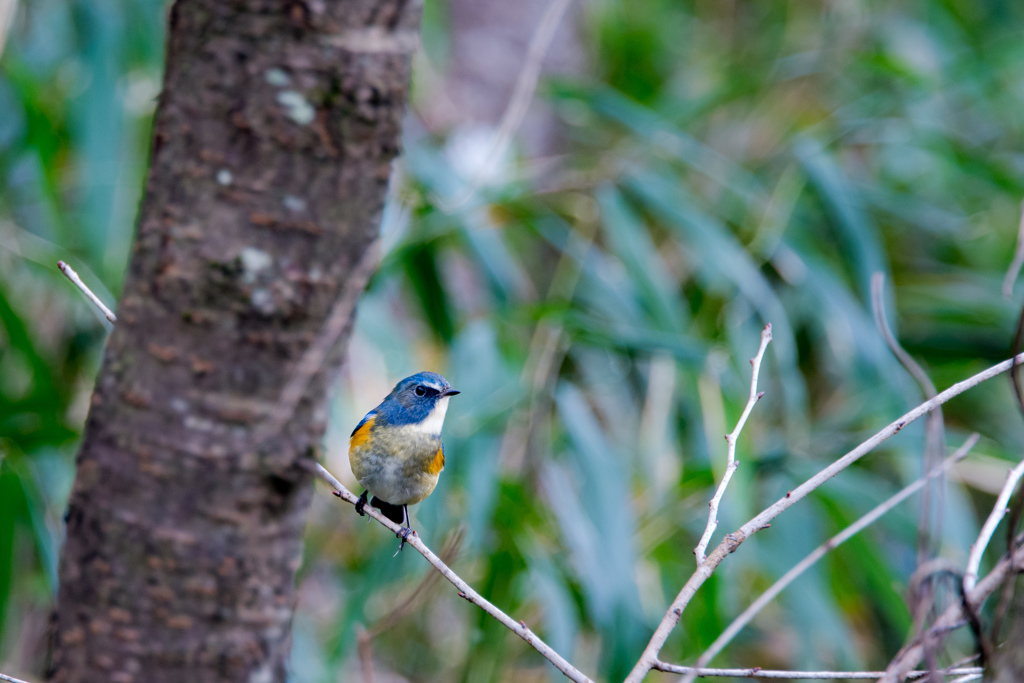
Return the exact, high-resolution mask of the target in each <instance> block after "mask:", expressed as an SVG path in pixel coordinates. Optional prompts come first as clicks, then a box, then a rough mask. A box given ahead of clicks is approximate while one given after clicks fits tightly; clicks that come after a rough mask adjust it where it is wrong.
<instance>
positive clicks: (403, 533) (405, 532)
mask: <svg viewBox="0 0 1024 683" xmlns="http://www.w3.org/2000/svg"><path fill="white" fill-rule="evenodd" d="M402 510H403V511H404V514H405V526H403V527H402V528H401V530H400V531H399V532H398V534H396V535H397V536H398V537H399V538H400V539H402V542H401V543H399V544H398V553H400V552H402V549H403V548H404V547H405V540H406V539H407V538H409V536H410V535H412V534H414V533H416V532H415V531H413V530H412V525H411V524H410V522H409V506H408V505H403V506H402ZM398 553H395V554H396V555H397V554H398Z"/></svg>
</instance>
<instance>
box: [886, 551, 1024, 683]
mask: <svg viewBox="0 0 1024 683" xmlns="http://www.w3.org/2000/svg"><path fill="white" fill-rule="evenodd" d="M1022 562H1024V546H1018V547H1015V548H1011V549H1010V552H1008V553H1007V554H1006V555H1004V556H1003V558H1002V559H1001V560H999V562H997V563H996V565H995V566H994V567H993V568H992V571H990V572H989V573H988V574H987V575H986V576H985V578H983V579H981V580H980V581H978V583H977V584H976V585H975V586H974V588H972V589H971V590H970V591H969V592H967V593H966V594H965V595H964V600H963V602H966V603H967V604H968V605H970V606H971V609H973V610H975V611H977V610H978V608H979V607H981V605H982V604H983V603H984V602H985V599H986V598H987V597H988V596H989V595H991V594H992V593H993V592H994V591H995V590H997V589H998V588H999V587H1000V586H1001V585H1002V583H1003V581H1004V580H1005V579H1006V578H1007V576H1009V575H1010V574H1011V573H1013V572H1015V571H1018V567H1020V565H1021V563H1022ZM965 624H967V621H966V620H965V619H964V611H963V605H962V603H957V604H954V605H951V606H949V607H948V608H947V609H946V611H945V612H943V613H942V615H941V616H939V618H938V619H936V620H935V623H934V624H933V625H932V627H931V628H930V629H929V630H928V631H927V632H926V633H924V634H922V637H921V638H919V639H918V642H916V643H914V644H912V645H910V646H908V647H906V648H903V649H902V650H900V652H899V653H898V654H897V655H896V657H895V658H893V660H892V661H891V662H890V663H889V666H888V667H887V668H886V670H885V675H884V676H882V677H880V678H879V683H897V681H900V680H902V678H901V676H902V675H903V673H902V672H903V671H905V670H909V669H912V668H913V667H914V666H916V665H917V663H918V662H920V661H921V657H922V656H923V655H924V652H925V648H926V647H927V646H928V645H929V641H931V642H932V643H934V642H935V641H937V640H938V638H939V637H941V636H942V635H943V634H945V633H946V632H947V631H949V630H951V629H954V628H959V627H960V626H963V625H965Z"/></svg>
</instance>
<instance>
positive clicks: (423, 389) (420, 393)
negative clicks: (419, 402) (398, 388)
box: [416, 384, 427, 396]
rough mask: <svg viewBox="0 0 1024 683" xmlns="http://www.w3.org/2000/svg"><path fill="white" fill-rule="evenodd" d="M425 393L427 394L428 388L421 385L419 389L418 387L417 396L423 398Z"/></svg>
mask: <svg viewBox="0 0 1024 683" xmlns="http://www.w3.org/2000/svg"><path fill="white" fill-rule="evenodd" d="M425 393H427V388H426V387H425V386H423V385H422V384H421V385H419V386H418V387H416V395H417V396H422V395H423V394H425Z"/></svg>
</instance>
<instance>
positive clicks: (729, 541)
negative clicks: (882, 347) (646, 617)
mask: <svg viewBox="0 0 1024 683" xmlns="http://www.w3.org/2000/svg"><path fill="white" fill-rule="evenodd" d="M1021 360H1024V358H1022V357H1020V356H1017V357H1014V358H1011V359H1009V360H1005V361H1003V362H1001V363H998V364H996V365H993V366H992V367H990V368H988V369H987V370H983V371H982V372H979V373H978V374H976V375H974V376H973V377H970V378H968V379H965V380H963V381H962V382H957V383H956V384H954V385H953V386H951V387H949V388H948V389H946V390H945V391H943V392H942V393H940V394H938V395H936V396H935V398H933V399H930V400H928V401H925V402H924V403H922V404H921V405H919V406H917V407H916V408H914V409H913V410H911V411H910V412H908V413H906V414H904V415H903V416H902V417H900V418H899V419H898V420H896V421H894V422H892V423H890V424H889V425H888V426H886V427H884V428H883V429H881V430H879V431H878V432H877V433H876V434H875V435H874V436H872V437H871V438H870V439H868V440H867V441H864V442H863V443H861V444H860V445H859V446H857V447H856V448H854V449H853V450H852V451H850V452H849V453H847V454H846V455H844V456H843V457H841V458H839V459H838V460H836V461H835V462H833V463H832V464H831V465H829V466H828V467H826V468H825V469H823V470H821V471H820V472H818V473H817V474H816V475H814V476H813V477H811V478H810V479H808V480H807V481H805V482H804V483H803V484H801V485H800V486H798V487H796V488H795V489H793V490H792V491H790V492H789V493H787V494H786V495H785V496H784V497H782V498H780V499H779V500H777V501H776V502H775V503H773V504H772V505H770V506H769V507H767V508H765V509H764V510H763V511H762V512H760V513H759V514H758V515H757V516H756V517H754V518H753V519H751V520H750V521H749V522H747V523H746V524H744V525H743V526H742V527H740V528H739V529H738V530H736V531H735V532H733V533H731V534H728V535H727V536H726V537H725V539H724V540H723V541H722V542H721V543H719V544H718V546H717V547H716V548H715V549H714V551H712V553H711V554H710V555H708V557H707V560H706V561H705V562H703V563H702V564H700V565H699V566H698V567H697V570H696V571H695V572H694V573H693V574H692V575H691V576H690V578H689V580H687V582H686V584H685V585H684V586H683V588H682V589H681V590H680V591H679V594H678V595H677V596H676V598H675V600H673V601H672V604H671V605H670V606H669V609H668V611H667V612H666V613H665V616H664V617H663V618H662V620H661V623H659V624H658V628H657V629H656V630H655V631H654V635H652V636H651V640H650V642H648V644H647V647H646V648H645V649H644V652H643V654H642V655H641V657H640V659H639V660H638V661H637V663H636V665H635V666H634V667H633V670H632V671H631V672H630V674H629V676H628V677H627V678H626V683H639V682H640V681H641V680H643V678H644V676H645V675H646V674H647V672H648V671H650V670H651V667H652V666H654V663H655V662H656V661H657V660H658V653H659V652H660V651H661V647H662V645H664V644H665V640H666V639H668V635H669V633H671V632H672V629H673V628H675V625H676V624H678V623H679V619H680V618H681V617H682V614H683V610H684V609H685V608H686V606H687V605H688V604H689V602H690V600H691V599H692V598H693V596H694V594H696V592H697V589H698V588H700V587H701V586H702V585H703V584H704V582H705V581H707V580H708V578H709V577H710V576H711V574H713V573H714V571H715V569H716V568H717V567H718V565H719V564H721V563H722V561H723V560H724V559H725V558H726V556H728V555H729V554H730V553H732V552H734V551H735V550H736V549H737V548H738V547H739V546H740V545H741V544H742V543H743V542H744V541H745V540H747V539H748V538H750V537H751V536H752V535H754V534H755V533H757V532H758V531H761V530H762V529H766V528H768V526H769V523H770V522H771V521H772V520H773V519H775V518H776V517H778V516H779V515H780V514H782V512H784V511H785V510H786V509H787V508H789V507H790V506H792V505H794V504H795V503H796V502H797V501H799V500H801V499H802V498H804V497H806V496H807V495H808V494H810V493H811V491H814V490H815V489H816V488H818V487H819V486H821V485H822V484H824V483H825V482H826V481H828V480H829V479H831V478H832V477H834V476H836V475H837V474H839V473H840V472H842V471H843V470H844V469H846V468H847V467H849V466H850V465H852V464H853V463H855V462H857V461H858V460H860V459H861V458H862V457H864V456H865V455H866V454H867V453H869V452H871V451H872V450H873V449H874V448H875V447H877V446H878V445H879V444H881V443H882V442H883V441H885V440H886V439H888V438H889V437H891V436H893V435H895V434H897V433H899V432H900V430H902V429H903V428H904V427H906V426H907V425H908V424H910V423H911V422H913V421H914V420H916V419H918V418H920V417H921V416H922V415H925V414H927V413H928V412H929V411H931V410H934V409H935V408H936V407H938V406H940V405H942V404H943V403H945V402H946V401H948V400H950V399H951V398H953V397H955V396H959V395H960V394H962V393H963V392H965V391H967V390H968V389H971V388H972V387H975V386H977V385H978V384H981V383H982V382H984V381H986V380H989V379H992V378H993V377H996V376H998V375H1000V374H1002V373H1004V372H1006V371H1007V370H1009V369H1010V367H1011V366H1012V365H1013V364H1014V362H1015V361H1016V362H1020V361H1021Z"/></svg>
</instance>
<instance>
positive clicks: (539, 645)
mask: <svg viewBox="0 0 1024 683" xmlns="http://www.w3.org/2000/svg"><path fill="white" fill-rule="evenodd" d="M315 468H316V469H315V471H316V475H317V476H318V477H319V478H320V479H322V480H323V481H325V482H327V484H329V485H330V486H331V488H333V489H334V495H336V496H337V497H338V498H341V499H342V500H344V501H346V502H348V503H351V504H352V505H355V504H356V503H357V502H358V501H359V498H358V497H357V496H355V495H353V493H352V492H351V491H349V490H348V489H347V488H345V487H344V486H343V485H342V484H341V482H340V481H338V480H337V479H335V478H334V475H332V474H331V473H330V472H328V471H327V469H326V468H325V467H324V466H323V465H320V464H319V463H317V464H316V466H315ZM364 511H365V512H366V514H368V515H370V516H371V517H373V518H374V519H375V520H377V521H378V522H380V523H381V524H382V525H383V526H385V527H386V528H388V529H390V530H391V531H392V532H394V533H395V534H396V535H398V533H399V532H400V531H401V529H402V527H401V526H400V525H398V524H395V523H394V522H392V521H391V520H390V519H388V518H387V517H385V516H384V515H382V514H380V513H379V512H378V511H377V510H375V509H373V508H371V507H370V506H367V507H366V508H365V509H364ZM406 543H408V544H409V545H410V546H412V547H413V548H415V549H416V551H417V552H419V553H420V554H421V555H423V557H424V558H426V560H427V562H429V563H430V564H432V565H433V566H434V568H435V569H437V571H439V572H441V575H442V576H444V578H446V579H448V581H450V582H451V584H452V585H453V586H455V587H456V588H457V589H458V591H459V597H460V598H465V599H466V600H467V601H469V602H471V603H472V604H474V605H476V606H477V607H479V608H480V609H482V610H483V611H485V612H487V613H488V614H489V615H491V616H492V617H494V618H495V619H497V620H498V621H499V622H501V624H502V625H503V626H505V627H506V628H508V629H509V630H510V631H512V632H513V633H515V634H516V635H517V636H519V637H520V638H522V639H523V640H525V641H526V642H527V643H528V644H529V645H530V646H532V647H533V648H534V649H535V650H537V652H539V653H540V654H541V656H543V657H544V658H545V659H547V660H548V661H549V662H551V663H552V664H554V665H555V667H556V668H557V669H558V670H559V671H561V672H562V673H563V674H565V676H566V678H568V679H570V680H572V681H576V682H577V683H591V680H590V679H589V678H587V677H586V676H585V675H584V674H583V673H581V672H580V671H579V670H577V669H576V668H575V667H574V666H573V665H572V664H570V663H569V662H568V661H566V660H565V659H564V658H563V657H562V656H561V655H559V654H558V653H557V652H555V651H554V650H553V649H551V646H549V645H548V644H547V643H545V642H544V641H543V640H541V639H540V638H539V637H538V636H537V634H535V633H534V632H533V631H531V630H530V629H529V627H527V625H526V624H525V623H523V622H522V621H516V620H515V619H513V618H512V617H510V616H508V615H507V614H505V613H504V612H502V611H501V610H500V609H498V608H497V607H495V606H494V605H493V604H492V603H491V602H489V601H488V600H487V599H486V598H484V597H483V596H481V595H480V594H479V593H477V592H476V591H475V590H473V589H472V588H471V587H470V586H469V584H468V583H466V582H465V581H463V580H462V579H461V578H460V577H459V575H458V574H456V573H455V572H453V571H452V570H451V569H450V568H449V567H448V565H446V564H445V563H444V562H442V561H441V559H440V558H439V557H438V556H437V555H435V554H434V553H433V552H431V550H430V548H428V547H427V545H426V544H425V543H424V542H423V541H422V540H420V537H419V535H418V534H416V533H415V532H413V533H412V534H410V535H409V537H408V539H406Z"/></svg>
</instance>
